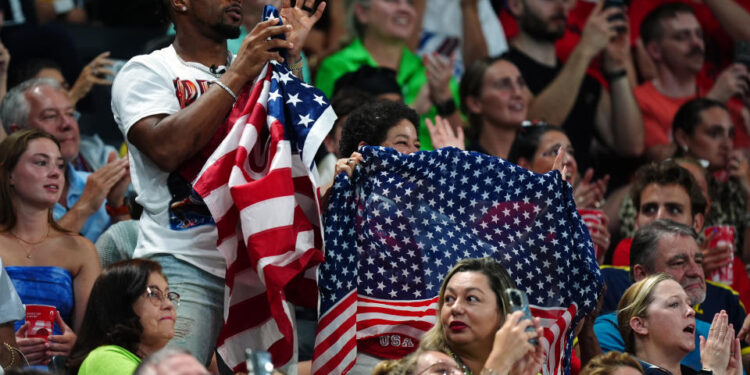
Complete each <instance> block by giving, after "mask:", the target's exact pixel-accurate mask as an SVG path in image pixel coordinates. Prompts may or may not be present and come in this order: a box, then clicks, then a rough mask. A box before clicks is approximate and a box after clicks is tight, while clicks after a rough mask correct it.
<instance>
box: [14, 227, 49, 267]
mask: <svg viewBox="0 0 750 375" xmlns="http://www.w3.org/2000/svg"><path fill="white" fill-rule="evenodd" d="M8 233H10V235H11V236H13V238H15V239H16V240H17V241H18V243H19V244H20V245H21V248H22V249H23V251H24V252H25V253H26V259H31V250H33V249H34V248H33V247H32V248H31V249H30V250H27V249H29V248H28V247H26V246H36V245H39V244H40V243H42V242H44V241H46V240H47V237H49V225H48V226H47V233H45V234H44V237H42V238H41V239H40V240H38V241H26V240H24V239H23V238H21V237H18V236H16V234H15V233H13V232H12V231H8Z"/></svg>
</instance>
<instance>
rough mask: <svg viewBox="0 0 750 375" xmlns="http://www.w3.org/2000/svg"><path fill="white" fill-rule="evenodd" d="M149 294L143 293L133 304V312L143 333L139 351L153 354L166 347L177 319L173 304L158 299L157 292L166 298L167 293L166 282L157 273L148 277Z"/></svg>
mask: <svg viewBox="0 0 750 375" xmlns="http://www.w3.org/2000/svg"><path fill="white" fill-rule="evenodd" d="M147 285H148V288H149V290H151V291H152V293H151V294H149V293H148V292H147V291H144V292H143V294H142V295H141V296H140V297H138V299H137V300H136V302H135V303H134V304H133V311H135V314H136V315H138V317H140V318H141V325H142V326H143V332H142V333H141V342H140V346H141V348H142V349H141V350H142V351H144V352H153V351H156V350H159V349H161V348H163V347H164V346H166V345H167V342H169V340H170V339H172V337H173V336H174V322H175V319H177V311H176V310H175V306H174V304H172V302H171V301H170V300H169V299H168V298H163V299H162V300H160V299H159V298H158V294H159V293H158V292H157V293H153V292H154V291H157V290H158V291H159V292H161V295H162V296H166V294H167V292H169V285H168V284H167V280H166V279H165V278H164V276H162V275H161V274H160V273H158V272H152V273H151V275H149V277H148V283H147Z"/></svg>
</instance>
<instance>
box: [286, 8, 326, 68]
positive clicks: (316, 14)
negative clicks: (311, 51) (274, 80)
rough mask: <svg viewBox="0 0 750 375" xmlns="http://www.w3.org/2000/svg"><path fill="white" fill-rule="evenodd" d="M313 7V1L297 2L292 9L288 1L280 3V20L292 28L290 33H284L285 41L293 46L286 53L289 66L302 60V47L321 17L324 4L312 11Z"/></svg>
mask: <svg viewBox="0 0 750 375" xmlns="http://www.w3.org/2000/svg"><path fill="white" fill-rule="evenodd" d="M314 6H315V0H297V2H296V3H295V4H294V6H293V7H292V6H291V2H290V0H283V1H282V3H281V12H280V13H281V18H282V19H283V20H284V23H285V24H287V25H290V26H292V29H291V31H289V32H287V33H286V39H287V40H288V41H290V42H292V44H293V45H294V47H292V48H290V49H289V51H288V53H289V59H290V60H291V61H289V64H294V63H296V62H297V61H299V59H301V58H302V55H301V52H302V47H303V46H304V45H305V41H306V40H307V35H308V34H309V33H310V30H311V29H312V27H313V25H315V23H316V22H318V20H319V19H320V17H321V16H322V15H323V11H324V10H325V9H326V2H325V1H321V2H320V4H318V8H317V9H314V8H313V7H314Z"/></svg>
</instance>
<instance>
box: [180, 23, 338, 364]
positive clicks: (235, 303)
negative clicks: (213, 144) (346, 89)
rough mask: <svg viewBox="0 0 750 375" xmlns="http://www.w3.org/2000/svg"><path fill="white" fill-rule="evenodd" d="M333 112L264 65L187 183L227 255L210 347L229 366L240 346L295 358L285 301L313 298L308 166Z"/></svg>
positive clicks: (316, 238)
mask: <svg viewBox="0 0 750 375" xmlns="http://www.w3.org/2000/svg"><path fill="white" fill-rule="evenodd" d="M277 16H278V14H277ZM335 119H336V115H335V113H334V112H333V110H332V109H331V107H330V105H329V103H328V101H327V99H326V98H325V96H324V95H323V93H322V92H320V91H319V90H317V89H315V88H313V87H312V86H310V85H307V84H305V83H304V82H302V81H300V80H299V79H297V78H296V77H295V76H294V75H293V74H292V73H291V72H290V71H289V70H288V69H287V67H286V66H284V65H282V64H278V63H276V62H272V63H269V64H266V66H265V67H264V68H263V70H262V72H261V74H260V75H259V77H258V79H257V80H256V81H255V82H254V84H253V86H252V87H251V86H247V87H246V88H245V90H244V91H243V92H242V93H241V94H240V95H239V99H238V100H237V102H236V103H235V105H234V108H233V109H232V111H231V113H230V115H229V117H228V119H227V123H228V126H227V132H226V134H225V135H224V140H223V141H222V142H221V144H220V145H219V146H218V147H217V148H216V150H215V151H214V152H213V154H212V155H211V156H210V157H209V159H208V161H207V162H206V163H205V165H204V166H203V169H202V170H201V172H200V174H199V175H198V177H197V179H196V180H195V182H194V184H193V188H194V189H195V191H196V192H197V193H198V194H199V195H200V196H201V197H202V198H203V200H204V201H205V203H206V205H207V206H208V208H209V210H210V211H211V215H212V216H213V217H214V220H215V222H216V226H217V229H218V234H219V239H218V248H219V250H220V251H221V253H222V254H223V255H224V257H225V258H226V261H227V272H226V289H225V291H226V296H225V306H224V327H223V329H222V332H221V335H220V337H219V342H218V352H219V354H220V355H221V357H222V358H223V359H224V361H225V362H226V363H227V364H228V365H229V366H230V367H232V368H233V369H234V370H235V371H246V370H245V362H244V361H245V349H246V348H253V349H256V350H267V351H269V352H271V355H272V359H273V362H274V365H276V366H277V367H281V366H284V365H288V364H294V363H296V345H297V343H296V342H295V337H296V336H295V331H294V319H293V316H294V315H293V314H294V313H293V311H294V308H293V306H291V305H290V304H289V302H293V303H295V304H298V305H303V306H308V307H311V308H315V307H316V306H317V285H316V277H317V266H318V264H320V263H321V262H322V261H323V252H322V244H323V243H322V237H321V230H320V214H319V212H320V211H319V207H318V206H319V203H318V192H317V186H316V183H315V179H314V178H313V176H312V172H311V170H312V168H313V165H314V159H313V158H314V156H315V153H316V151H317V150H318V147H319V146H320V144H321V142H322V141H323V138H324V137H325V136H326V134H328V131H329V130H330V129H331V127H332V125H333V122H334V121H335Z"/></svg>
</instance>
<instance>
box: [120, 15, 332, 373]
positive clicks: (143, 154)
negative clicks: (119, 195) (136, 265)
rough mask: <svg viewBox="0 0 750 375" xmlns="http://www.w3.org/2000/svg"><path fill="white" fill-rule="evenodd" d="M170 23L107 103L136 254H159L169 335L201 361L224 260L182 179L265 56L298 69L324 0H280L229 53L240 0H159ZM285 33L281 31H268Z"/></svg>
mask: <svg viewBox="0 0 750 375" xmlns="http://www.w3.org/2000/svg"><path fill="white" fill-rule="evenodd" d="M163 5H164V8H165V12H166V14H168V15H169V18H170V19H171V21H172V22H173V23H174V25H175V28H176V30H177V35H176V37H175V41H174V43H173V44H172V45H170V46H169V47H166V48H164V49H161V50H158V51H155V52H153V53H151V54H149V55H141V56H136V57H134V58H133V59H132V60H130V61H129V62H128V63H127V64H126V65H125V66H124V67H123V69H122V70H121V71H120V73H119V74H118V75H117V78H116V79H115V82H114V84H113V88H112V111H113V113H114V116H115V120H116V121H117V123H118V124H119V126H120V130H121V131H122V133H123V136H124V138H125V139H126V142H127V145H128V148H129V150H130V160H131V175H132V180H133V186H134V187H135V189H136V191H137V192H138V198H137V201H138V203H139V204H141V205H142V206H143V209H144V210H143V215H142V216H141V219H140V235H139V237H138V246H137V248H136V250H135V254H134V255H135V256H136V257H144V258H150V259H153V260H156V261H158V262H159V263H161V265H162V267H163V269H164V274H165V275H166V276H167V277H168V279H169V282H170V288H171V289H172V290H173V291H176V292H178V293H180V295H181V296H182V299H181V305H180V308H179V311H178V316H177V322H176V325H175V338H174V339H173V341H174V342H175V343H176V344H177V345H179V346H181V347H183V348H185V349H188V350H189V351H190V352H191V353H192V354H194V355H195V356H196V358H198V360H199V361H201V362H202V363H204V364H208V363H209V361H210V360H211V355H212V353H213V351H214V349H215V346H216V340H217V337H218V335H219V331H220V329H221V327H222V316H223V307H224V273H225V267H226V263H225V261H224V258H223V257H222V255H221V253H220V252H219V251H218V249H217V244H216V242H217V236H218V234H217V230H216V225H215V223H214V221H213V219H212V218H211V215H210V213H209V211H208V209H207V207H206V205H205V204H204V203H203V201H202V200H201V199H200V197H198V196H197V194H195V193H194V192H193V191H192V187H191V185H190V183H191V181H192V180H193V178H195V175H196V174H197V173H198V172H199V171H200V168H201V167H202V166H203V164H204V163H205V161H206V158H207V157H208V156H209V155H210V154H211V151H212V150H211V148H213V147H216V146H217V145H218V144H219V142H220V141H221V139H218V137H217V138H214V135H215V133H216V132H217V130H219V129H220V128H221V127H222V125H223V124H224V120H225V118H226V116H227V115H228V114H229V112H230V110H231V109H232V106H233V105H234V102H235V101H236V100H237V96H238V95H239V94H240V92H241V91H242V90H243V87H245V86H246V85H252V84H253V80H254V79H255V78H256V76H257V75H258V73H259V72H260V71H261V69H262V68H263V66H264V65H265V64H266V63H267V62H269V61H271V60H276V61H279V62H281V61H284V58H282V56H281V54H280V53H279V52H278V50H280V49H282V50H283V49H285V50H287V53H288V54H287V59H288V61H287V63H288V64H289V67H290V69H291V70H294V71H295V74H297V75H298V76H299V75H301V73H300V71H301V66H302V64H301V57H300V52H301V49H302V46H303V44H304V42H305V39H306V37H307V34H308V32H309V31H310V28H311V27H312V25H313V24H314V23H315V22H316V21H317V20H318V19H319V18H320V16H321V14H322V13H323V9H324V8H325V3H323V4H322V5H320V6H318V8H317V10H316V11H315V12H314V13H313V14H310V13H308V12H307V11H305V10H303V8H304V9H312V7H313V6H314V1H312V0H305V1H301V0H300V1H298V2H297V4H296V6H295V7H290V5H289V1H288V0H286V1H284V5H283V6H282V9H281V16H282V18H283V19H284V25H283V26H281V25H278V23H279V21H278V19H271V20H268V21H265V22H260V23H258V24H257V25H256V26H255V28H254V29H253V30H252V31H251V32H250V33H249V34H248V36H247V37H245V39H244V40H243V42H242V45H241V47H240V49H239V52H238V53H237V55H236V56H234V55H232V54H231V53H229V52H228V50H227V39H229V38H236V37H237V36H238V35H239V33H240V29H239V26H240V25H241V24H242V6H241V5H242V3H241V1H239V0H163ZM281 36H286V39H280V38H276V37H281Z"/></svg>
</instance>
